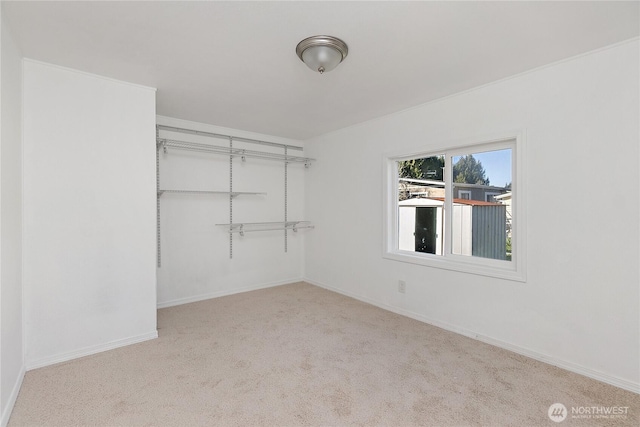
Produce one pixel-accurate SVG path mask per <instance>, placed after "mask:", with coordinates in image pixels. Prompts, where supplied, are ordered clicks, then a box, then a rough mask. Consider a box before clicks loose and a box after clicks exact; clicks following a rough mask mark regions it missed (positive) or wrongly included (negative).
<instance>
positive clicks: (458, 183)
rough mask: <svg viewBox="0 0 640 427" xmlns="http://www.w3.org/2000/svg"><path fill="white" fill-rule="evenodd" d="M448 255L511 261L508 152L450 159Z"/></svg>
mask: <svg viewBox="0 0 640 427" xmlns="http://www.w3.org/2000/svg"><path fill="white" fill-rule="evenodd" d="M452 165H453V171H452V181H453V184H452V185H453V191H452V194H453V201H452V202H453V203H452V205H453V208H452V224H451V229H452V231H451V233H452V235H451V252H452V253H454V254H457V255H469V256H478V257H483V258H492V259H499V260H508V261H510V260H511V222H512V217H511V199H512V192H511V179H512V176H511V174H512V167H511V149H504V150H495V151H486V152H479V153H470V154H466V155H462V156H453V157H452Z"/></svg>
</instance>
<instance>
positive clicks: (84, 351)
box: [27, 331, 158, 371]
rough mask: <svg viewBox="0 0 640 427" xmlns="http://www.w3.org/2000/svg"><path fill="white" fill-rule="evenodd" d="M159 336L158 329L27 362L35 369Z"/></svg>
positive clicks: (29, 367)
mask: <svg viewBox="0 0 640 427" xmlns="http://www.w3.org/2000/svg"><path fill="white" fill-rule="evenodd" d="M154 338H158V331H153V332H149V333H146V334H142V335H137V336H135V337H129V338H124V339H120V340H115V341H111V342H108V343H105V344H99V345H96V346H91V347H85V348H81V349H79V350H74V351H71V352H68V353H63V354H57V355H55V356H50V357H44V358H42V359H38V360H34V361H31V362H27V371H31V370H33V369H38V368H42V367H44V366H49V365H54V364H56V363H61V362H66V361H69V360H72V359H77V358H79V357H84V356H89V355H92V354H96V353H101V352H103V351H107V350H113V349H114V348H118V347H124V346H127V345H131V344H137V343H139V342H143V341H148V340H152V339H154Z"/></svg>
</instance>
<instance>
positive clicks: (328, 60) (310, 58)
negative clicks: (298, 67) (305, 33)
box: [296, 36, 349, 74]
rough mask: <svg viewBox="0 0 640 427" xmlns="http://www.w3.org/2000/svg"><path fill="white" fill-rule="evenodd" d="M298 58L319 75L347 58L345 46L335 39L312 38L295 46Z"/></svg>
mask: <svg viewBox="0 0 640 427" xmlns="http://www.w3.org/2000/svg"><path fill="white" fill-rule="evenodd" d="M296 53H297V54H298V57H299V58H300V59H301V60H302V62H304V63H305V64H307V67H309V68H311V69H312V70H313V71H317V72H319V73H320V74H322V73H324V72H329V71H331V70H333V69H334V68H336V67H337V66H338V64H340V63H341V62H342V61H343V60H344V58H346V57H347V53H349V49H348V48H347V44H346V43H345V42H343V41H342V40H340V39H339V38H336V37H331V36H313V37H309V38H306V39H304V40H302V41H301V42H300V43H298V46H296Z"/></svg>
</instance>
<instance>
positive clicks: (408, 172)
mask: <svg viewBox="0 0 640 427" xmlns="http://www.w3.org/2000/svg"><path fill="white" fill-rule="evenodd" d="M423 163H424V159H411V160H403V161H401V162H398V176H399V177H400V178H411V179H422V178H423V177H424V173H423V172H422V164H423Z"/></svg>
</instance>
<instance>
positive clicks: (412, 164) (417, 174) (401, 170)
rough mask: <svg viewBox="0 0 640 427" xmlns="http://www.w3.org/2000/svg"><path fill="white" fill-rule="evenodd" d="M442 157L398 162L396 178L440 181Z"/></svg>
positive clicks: (442, 164)
mask: <svg viewBox="0 0 640 427" xmlns="http://www.w3.org/2000/svg"><path fill="white" fill-rule="evenodd" d="M442 168H444V156H432V157H425V158H422V159H411V160H404V161H401V162H398V176H399V177H400V178H411V179H432V180H436V181H442V180H443V177H442V170H443V169H442Z"/></svg>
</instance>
